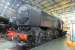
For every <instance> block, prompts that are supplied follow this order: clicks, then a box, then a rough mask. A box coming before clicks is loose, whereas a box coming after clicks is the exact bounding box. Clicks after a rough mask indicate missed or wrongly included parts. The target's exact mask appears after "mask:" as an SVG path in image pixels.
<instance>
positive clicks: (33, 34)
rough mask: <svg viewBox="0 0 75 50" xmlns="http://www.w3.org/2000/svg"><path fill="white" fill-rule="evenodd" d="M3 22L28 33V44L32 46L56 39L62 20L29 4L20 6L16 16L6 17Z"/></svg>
mask: <svg viewBox="0 0 75 50" xmlns="http://www.w3.org/2000/svg"><path fill="white" fill-rule="evenodd" d="M22 8H23V9H22ZM4 20H5V19H4ZM5 23H6V24H8V25H10V26H11V27H13V28H15V30H16V31H17V32H22V33H26V34H28V35H29V40H28V44H30V45H33V46H38V45H41V44H43V43H45V42H48V41H50V40H52V39H56V38H58V37H60V36H62V32H63V21H62V20H60V19H59V18H57V17H55V16H51V15H49V14H47V13H45V12H43V11H41V10H40V9H37V8H35V7H32V6H30V5H23V6H20V8H19V9H18V12H17V16H16V17H15V18H13V17H11V18H8V20H7V21H6V22H5Z"/></svg>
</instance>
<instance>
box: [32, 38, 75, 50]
mask: <svg viewBox="0 0 75 50" xmlns="http://www.w3.org/2000/svg"><path fill="white" fill-rule="evenodd" d="M65 41H66V38H59V39H56V40H53V41H50V42H48V43H46V44H44V45H41V46H39V47H35V48H33V49H31V50H75V48H69V47H68V46H66V44H65V43H64V42H65Z"/></svg>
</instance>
